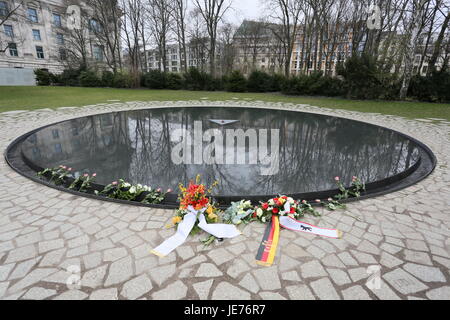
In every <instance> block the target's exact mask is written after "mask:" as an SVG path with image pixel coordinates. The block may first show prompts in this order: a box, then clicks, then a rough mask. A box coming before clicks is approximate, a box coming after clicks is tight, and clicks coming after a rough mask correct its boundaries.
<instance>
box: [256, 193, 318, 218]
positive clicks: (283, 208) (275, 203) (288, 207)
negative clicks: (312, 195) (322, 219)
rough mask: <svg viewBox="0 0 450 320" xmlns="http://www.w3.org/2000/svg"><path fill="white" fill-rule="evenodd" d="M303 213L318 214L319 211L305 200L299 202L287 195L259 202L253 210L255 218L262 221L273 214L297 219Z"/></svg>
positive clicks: (303, 214)
mask: <svg viewBox="0 0 450 320" xmlns="http://www.w3.org/2000/svg"><path fill="white" fill-rule="evenodd" d="M305 214H311V215H313V216H316V217H317V216H320V213H319V212H318V211H317V210H315V209H314V208H313V206H312V205H311V204H310V203H308V202H307V201H306V200H303V201H301V202H299V201H297V200H294V199H293V198H291V197H287V196H279V197H278V198H273V199H270V200H269V201H267V202H264V203H261V205H260V206H259V207H257V208H256V211H255V215H256V218H257V219H258V220H260V221H261V222H263V223H266V222H268V221H270V219H271V218H272V216H273V215H278V216H288V217H290V218H293V219H298V218H302V217H304V216H305Z"/></svg>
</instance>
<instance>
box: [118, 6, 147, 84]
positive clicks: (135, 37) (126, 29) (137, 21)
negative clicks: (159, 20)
mask: <svg viewBox="0 0 450 320" xmlns="http://www.w3.org/2000/svg"><path fill="white" fill-rule="evenodd" d="M121 10H122V13H123V19H122V30H123V32H122V35H123V40H124V42H125V44H126V46H127V52H128V59H129V65H130V71H131V75H132V77H133V86H134V87H138V86H139V82H140V78H139V70H140V66H141V52H140V41H141V40H142V38H141V37H142V30H141V28H142V26H143V19H144V16H143V13H144V7H143V2H142V0H122V6H121Z"/></svg>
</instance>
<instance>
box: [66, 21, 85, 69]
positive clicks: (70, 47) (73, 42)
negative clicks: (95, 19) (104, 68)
mask: <svg viewBox="0 0 450 320" xmlns="http://www.w3.org/2000/svg"><path fill="white" fill-rule="evenodd" d="M80 19H81V20H80V28H73V29H70V30H69V29H66V30H65V33H66V36H65V39H64V46H63V47H62V49H63V50H65V53H66V59H65V60H63V61H61V62H62V63H63V64H66V66H67V67H68V68H70V69H72V68H80V69H87V68H88V67H89V45H90V39H89V31H88V30H89V19H88V18H87V15H86V14H83V15H82V16H81V17H80Z"/></svg>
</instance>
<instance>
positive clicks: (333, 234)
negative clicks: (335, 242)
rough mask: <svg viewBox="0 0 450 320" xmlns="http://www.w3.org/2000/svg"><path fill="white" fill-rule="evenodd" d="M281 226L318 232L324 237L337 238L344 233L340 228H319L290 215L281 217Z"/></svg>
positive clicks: (301, 230) (307, 231)
mask: <svg viewBox="0 0 450 320" xmlns="http://www.w3.org/2000/svg"><path fill="white" fill-rule="evenodd" d="M280 226H282V227H283V228H285V229H288V230H293V231H300V232H306V233H311V234H316V235H319V236H322V237H328V238H335V239H338V238H341V237H342V233H341V231H339V230H336V229H325V228H319V227H316V226H313V225H311V224H308V223H305V222H301V221H297V220H295V219H292V218H290V217H280Z"/></svg>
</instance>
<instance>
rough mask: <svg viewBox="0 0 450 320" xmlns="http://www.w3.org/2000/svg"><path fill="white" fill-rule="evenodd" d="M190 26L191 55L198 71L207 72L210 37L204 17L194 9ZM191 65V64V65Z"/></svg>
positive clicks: (190, 18)
mask: <svg viewBox="0 0 450 320" xmlns="http://www.w3.org/2000/svg"><path fill="white" fill-rule="evenodd" d="M189 20H190V22H191V23H190V25H189V28H188V35H189V55H190V58H191V60H192V62H193V63H194V64H195V65H196V66H197V69H199V70H201V71H206V60H207V58H208V42H209V41H208V36H207V31H206V28H205V25H204V23H203V17H202V16H201V14H200V12H199V10H198V9H197V8H194V10H192V11H191V12H190V14H189ZM189 64H190V63H189Z"/></svg>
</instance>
